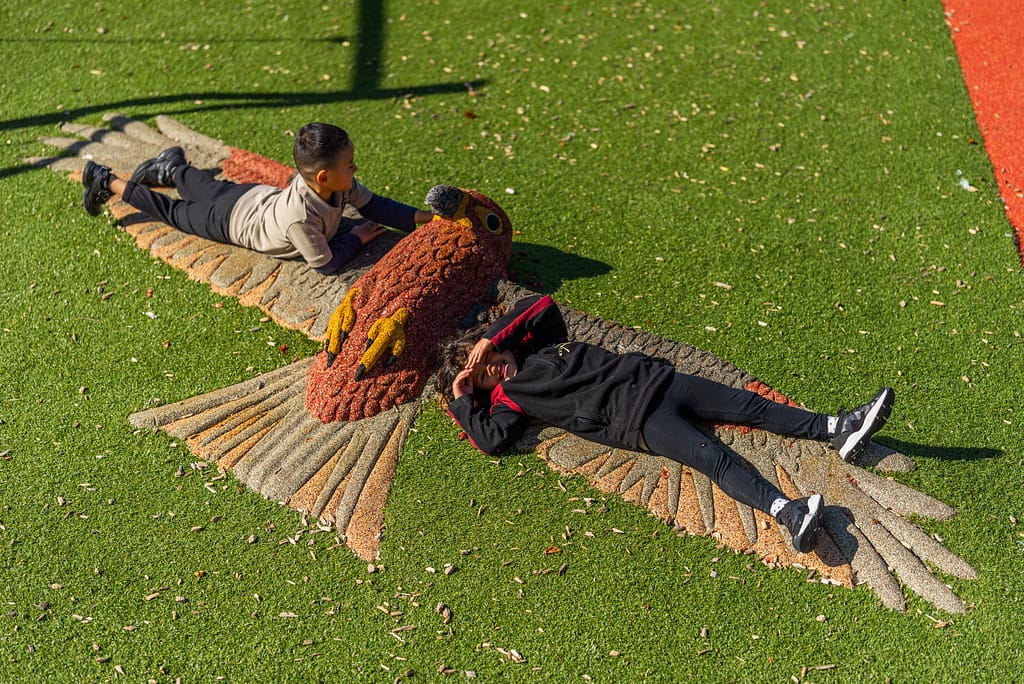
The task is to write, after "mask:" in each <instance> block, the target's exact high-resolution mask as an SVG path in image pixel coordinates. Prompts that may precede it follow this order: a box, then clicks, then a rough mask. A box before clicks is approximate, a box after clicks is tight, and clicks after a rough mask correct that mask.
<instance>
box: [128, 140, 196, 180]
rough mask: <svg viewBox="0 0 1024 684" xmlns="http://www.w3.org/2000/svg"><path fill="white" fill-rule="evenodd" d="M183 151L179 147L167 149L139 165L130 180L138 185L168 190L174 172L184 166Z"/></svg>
mask: <svg viewBox="0 0 1024 684" xmlns="http://www.w3.org/2000/svg"><path fill="white" fill-rule="evenodd" d="M187 163H188V162H187V161H185V150H183V149H181V148H180V147H168V148H167V149H166V150H164V151H163V152H161V153H160V154H158V155H156V156H155V157H153V158H152V159H147V160H146V161H144V162H142V163H141V164H139V166H138V168H136V169H135V172H134V173H132V180H133V181H135V182H136V183H138V184H139V185H148V186H150V187H155V188H170V187H173V186H174V171H175V169H177V168H178V167H179V166H185V165H186V164H187Z"/></svg>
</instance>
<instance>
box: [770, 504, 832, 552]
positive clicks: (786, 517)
mask: <svg viewBox="0 0 1024 684" xmlns="http://www.w3.org/2000/svg"><path fill="white" fill-rule="evenodd" d="M821 509H822V499H821V494H815V495H814V496H811V497H808V498H805V499H797V500H796V501H790V502H789V503H788V504H786V505H785V506H783V507H782V510H781V511H779V514H778V515H777V516H775V519H776V520H777V521H779V523H781V524H783V525H785V526H786V529H787V530H789V534H790V536H792V537H793V548H794V549H796V550H797V551H799V552H800V553H807V552H808V551H810V550H811V549H813V548H814V544H815V542H817V541H818V529H819V528H820V527H821Z"/></svg>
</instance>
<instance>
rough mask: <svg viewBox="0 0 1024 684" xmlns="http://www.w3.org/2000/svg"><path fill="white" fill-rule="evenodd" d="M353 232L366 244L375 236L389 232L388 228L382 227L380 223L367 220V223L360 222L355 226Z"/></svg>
mask: <svg viewBox="0 0 1024 684" xmlns="http://www.w3.org/2000/svg"><path fill="white" fill-rule="evenodd" d="M351 232H352V234H353V235H355V236H356V237H357V238H359V241H360V242H362V243H363V244H364V245H365V244H366V243H367V242H370V241H371V240H373V239H374V238H377V237H380V236H381V235H383V234H384V233H385V232H387V229H386V228H381V226H380V224H379V223H375V222H373V221H367V222H365V223H360V224H359V225H358V226H354V227H353V228H352V231H351Z"/></svg>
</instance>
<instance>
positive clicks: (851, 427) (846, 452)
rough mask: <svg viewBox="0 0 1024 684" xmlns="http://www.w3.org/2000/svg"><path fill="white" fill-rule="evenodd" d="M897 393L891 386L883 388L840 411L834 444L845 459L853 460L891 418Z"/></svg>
mask: <svg viewBox="0 0 1024 684" xmlns="http://www.w3.org/2000/svg"><path fill="white" fill-rule="evenodd" d="M895 401H896V394H895V392H893V391H892V388H891V387H884V388H882V389H881V390H880V391H879V392H878V394H876V395H875V398H874V399H872V400H871V401H869V402H868V403H866V404H864V405H863V406H861V407H859V408H855V409H853V410H852V411H850V412H848V413H847V412H846V411H840V412H839V420H838V422H837V423H836V434H835V436H834V437H832V446H833V447H834V448H835V450H836V451H838V452H839V455H840V456H842V457H843V460H844V461H852V460H853V459H855V458H857V456H859V455H860V452H861V451H863V450H864V447H865V446H866V445H867V443H868V442H870V441H871V436H872V435H874V434H875V433H876V432H878V431H879V430H881V429H882V426H883V425H885V421H887V420H889V414H890V413H892V405H893V403H894V402H895Z"/></svg>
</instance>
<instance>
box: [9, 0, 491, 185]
mask: <svg viewBox="0 0 1024 684" xmlns="http://www.w3.org/2000/svg"><path fill="white" fill-rule="evenodd" d="M386 6H387V3H386V1H385V0H360V1H359V4H358V6H357V8H356V12H357V22H358V28H357V34H356V40H355V42H356V55H355V59H354V60H353V62H352V67H351V76H350V79H349V87H348V88H347V89H343V90H336V91H332V92H326V93H307V92H286V91H278V92H271V93H267V92H262V93H261V92H240V93H228V92H216V91H200V92H186V93H177V94H175V95H162V96H151V97H140V98H125V99H122V100H115V101H109V102H104V103H103V104H97V105H90V106H86V107H78V108H74V109H66V110H64V111H61V112H52V113H47V114H35V115H31V116H25V117H20V118H16V119H9V120H7V121H0V130H3V131H5V132H9V131H12V130H15V129H18V128H27V127H32V126H47V125H56V124H59V123H61V122H64V121H73V120H75V119H78V118H80V117H83V116H89V115H93V114H99V113H105V112H109V111H118V110H120V109H123V108H128V107H140V106H154V107H156V108H158V109H159V111H156V112H154V114H166V115H180V114H183V113H189V112H199V111H207V112H208V111H220V110H225V109H256V108H261V107H275V108H276V107H294V106H308V105H319V104H336V103H339V102H351V101H357V100H390V99H395V98H399V97H414V96H417V95H434V94H442V93H458V92H469V91H472V90H477V89H480V88H482V87H483V86H484V85H486V81H484V80H480V81H472V82H467V83H462V82H459V83H436V84H431V85H421V86H411V87H407V88H381V87H380V82H381V64H382V63H383V53H384V39H385V35H384V34H385V26H386V21H385V14H386ZM97 40H102V38H98V39H97ZM324 40H326V41H328V42H330V41H333V40H334V39H333V38H327V39H321V41H324ZM196 102H201V103H202V104H196ZM141 116H145V115H144V114H143V115H141ZM34 168H37V167H36V166H34V165H31V164H25V165H21V166H14V167H9V168H6V169H0V179H2V178H7V177H10V176H14V175H18V174H20V173H24V172H26V171H29V170H31V169H34Z"/></svg>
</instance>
